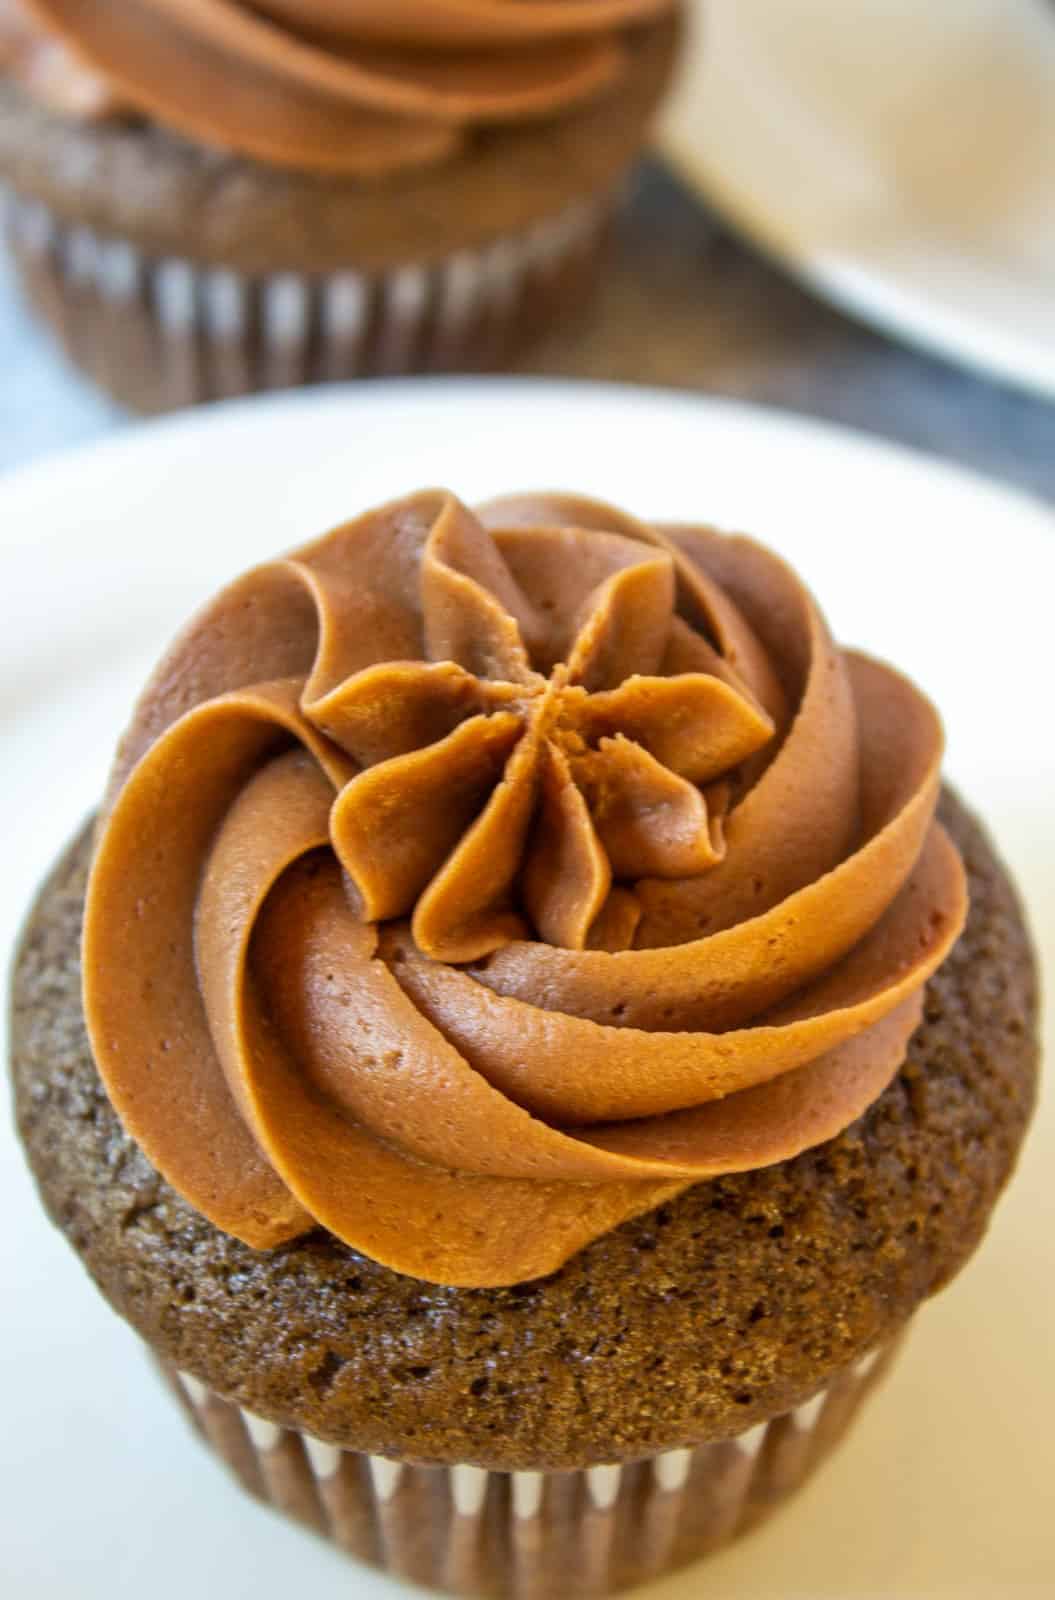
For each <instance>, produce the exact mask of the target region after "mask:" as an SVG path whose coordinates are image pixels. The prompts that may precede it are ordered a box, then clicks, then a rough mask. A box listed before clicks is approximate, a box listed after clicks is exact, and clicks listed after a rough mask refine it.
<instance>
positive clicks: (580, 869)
mask: <svg viewBox="0 0 1055 1600" xmlns="http://www.w3.org/2000/svg"><path fill="white" fill-rule="evenodd" d="M941 753H942V733H941V727H940V723H939V721H938V718H937V715H936V713H935V712H934V710H933V708H932V707H931V705H930V704H929V703H928V701H927V700H926V699H925V698H924V697H923V696H922V695H921V694H920V692H919V691H918V689H916V688H915V687H914V686H913V685H912V684H911V683H909V682H908V681H907V680H906V679H905V678H903V677H902V676H900V675H899V674H897V673H896V672H894V671H893V670H892V669H891V668H889V667H887V666H885V665H882V664H880V663H878V662H876V661H873V660H870V659H868V658H866V657H864V656H861V655H857V654H854V653H851V652H847V651H844V650H841V649H839V648H838V647H837V646H836V645H835V644H834V643H833V641H832V638H831V635H830V633H829V631H828V629H827V627H826V625H825V622H824V619H823V617H822V616H821V614H820V611H819V610H818V608H817V606H816V604H815V602H814V601H813V599H812V598H811V596H810V595H809V593H808V592H807V591H806V589H805V588H804V587H803V586H802V584H801V583H800V582H799V580H798V579H797V578H796V576H795V575H794V574H793V573H792V572H791V571H790V570H789V569H788V567H787V566H786V565H785V564H784V563H783V562H782V561H781V560H779V559H778V557H777V556H775V555H774V554H772V553H771V552H769V551H767V550H766V549H764V548H763V547H762V546H760V545H758V544H756V543H754V542H752V541H751V540H749V539H745V538H741V537H734V536H731V535H727V534H721V533H717V532H714V531H712V530H710V529H707V528H702V527H680V526H678V527H673V526H664V527H661V526H656V525H650V524H646V523H643V522H639V521H637V520H635V519H634V518H633V517H630V516H628V515H627V514H625V513H624V512H621V511H618V510H616V509H614V508H613V507H610V506H606V505H603V504H600V503H597V502H595V501H591V500H585V499H581V498H577V497H574V496H570V495H549V494H542V495H526V496H521V497H517V498H511V499H504V500H500V501H495V502H492V503H489V504H487V505H484V506H482V507H479V508H477V509H476V510H475V511H470V510H469V509H467V508H466V507H465V506H464V505H463V504H461V503H460V502H459V501H458V500H457V499H456V498H454V497H453V496H452V495H450V494H448V493H445V492H442V491H438V490H437V491H426V492H423V493H420V494H417V495H414V496H412V497H410V498H408V499H405V500H401V501H398V502H396V503H394V504H391V505H388V506H385V507H383V508H381V509H380V510H376V511H373V512H371V513H369V514H367V515H365V516H363V517H361V518H359V519H358V520H356V521H353V522H350V523H348V524H347V525H345V526H343V527H340V528H338V529H336V530H335V531H334V532H332V533H330V534H328V535H326V536H325V537H324V538H322V539H320V540H318V541H317V542H315V543H313V544H310V545H308V546H306V547H304V548H302V549H300V550H298V551H296V552H294V553H293V554H292V555H291V556H289V557H288V558H286V559H284V560H278V561H273V562H270V563H268V564H267V565H265V566H261V567H259V568H257V569H255V570H254V571H252V572H250V573H248V574H246V575H245V576H243V577H242V578H240V579H238V580H237V581H235V582H234V583H232V584H231V585H230V586H229V587H227V588H226V589H224V590H223V591H222V592H221V593H220V594H219V596H218V597H217V598H216V599H215V600H214V601H213V602H212V603H211V604H210V605H209V606H207V607H206V609H205V610H204V611H203V612H202V613H201V614H200V615H199V616H198V617H197V619H196V620H195V621H193V622H192V623H191V624H190V626H189V627H188V629H187V630H186V631H185V632H184V633H183V635H182V636H181V637H180V638H179V639H178V640H177V641H176V643H175V644H174V645H173V646H172V648H171V649H170V651H169V653H168V654H167V655H166V656H165V658H164V659H163V661H162V663H161V665H160V666H159V668H158V669H157V671H156V673H155V675H154V677H153V679H152V681H151V682H150V684H149V685H148V686H147V689H146V691H145V693H144V695H143V697H142V699H141V700H140V703H139V706H138V708H137V711H136V713H135V716H134V719H133V722H132V725H131V728H130V730H129V732H128V734H127V736H126V738H125V740H124V742H123V745H122V748H121V750H120V753H119V756H118V760H117V764H116V767H115V770H114V774H113V779H112V783H111V787H110V792H109V796H108V800H107V804H106V806H105V808H104V812H103V815H102V818H101V820H100V825H99V833H98V839H97V846H96V853H95V860H94V865H93V870H92V876H91V882H90V885H89V892H88V901H87V908H86V921H85V933H84V985H85V1006H86V1016H87V1019H88V1026H89V1030H90V1034H91V1039H92V1044H93V1049H94V1053H95V1057H96V1060H97V1062H98V1065H99V1069H100V1071H101V1073H102V1076H103V1078H104V1080H105V1083H106V1086H107V1088H108V1091H109V1093H110V1096H111V1098H112V1100H113V1103H114V1105H115V1107H116V1109H117V1111H118V1113H119V1114H120V1116H121V1118H122V1120H123V1121H124V1123H125V1126H126V1127H127V1129H128V1131H129V1132H130V1133H131V1135H132V1136H133V1137H134V1138H135V1139H137V1140H138V1142H139V1143H140V1144H141V1146H142V1147H143V1149H144V1150H145V1152H146V1154H147V1155H148V1157H149V1158H150V1159H151V1161H153V1163H154V1164H155V1165H156V1166H157V1168H158V1169H159V1170H160V1171H161V1172H162V1173H163V1174H164V1176H165V1177H166V1178H167V1179H168V1180H169V1182H170V1183H171V1184H172V1185H173V1186H174V1187H175V1188H176V1189H177V1190H178V1191H179V1192H180V1193H181V1194H183V1195H184V1196H185V1197H186V1198H187V1199H188V1200H189V1201H190V1202H191V1203H192V1204H193V1205H194V1206H196V1207H197V1208H198V1209H199V1210H200V1211H201V1212H202V1213H204V1214H205V1215H206V1216H207V1217H208V1218H210V1220H211V1221H212V1222H214V1223H215V1224H216V1225H217V1226H218V1227H220V1228H221V1229H223V1230H225V1231H227V1232H229V1233H231V1234H234V1235H236V1236H237V1237H239V1238H241V1239H243V1240H245V1241H246V1242H247V1243H249V1244H250V1245H253V1246H255V1247H257V1248H267V1247H271V1246H275V1245H278V1244H281V1243H282V1242H283V1241H285V1240H288V1239H291V1238H294V1237H295V1236H297V1235H299V1234H301V1233H304V1232H306V1231H307V1230H309V1229H311V1228H313V1227H316V1226H320V1225H321V1226H322V1227H325V1228H327V1229H329V1230H330V1231H331V1232H332V1233H334V1234H335V1235H337V1236H338V1237H339V1238H340V1239H342V1240H344V1241H345V1242H347V1243H348V1244H349V1245H351V1246H353V1247H354V1248H356V1249H357V1250H360V1251H362V1252H363V1253H365V1254H366V1255H369V1256H371V1257H373V1258H375V1259H376V1260H378V1261H381V1262H383V1263H384V1264H386V1265H388V1266H391V1267H393V1268H395V1269H396V1270H398V1271H401V1272H404V1273H408V1274H411V1275H413V1276H415V1277H418V1278H422V1279H426V1280H430V1281H435V1282H440V1283H448V1284H453V1285H459V1286H488V1285H497V1284H510V1283H515V1282H518V1281H522V1280H526V1279H530V1278H533V1277H537V1276H540V1275H542V1274H544V1273H547V1272H550V1271H552V1270H554V1269H555V1268H557V1267H558V1266H559V1265H560V1264H561V1263H562V1262H564V1261H565V1260H567V1259H568V1257H569V1256H571V1255H572V1254H574V1253H575V1252H576V1251H577V1250H578V1249H580V1248H581V1247H582V1246H583V1245H584V1244H586V1243H587V1242H588V1241H589V1240H591V1239H593V1238H595V1237H596V1236H598V1235H599V1234H601V1233H603V1232H605V1231H607V1230H608V1229H610V1228H612V1227H614V1226H615V1225H617V1224H618V1223H619V1222H620V1221H622V1220H624V1219H626V1218H628V1217H630V1216H632V1215H635V1214H637V1213H640V1212H643V1211H646V1210H649V1209H650V1208H652V1207H654V1206H655V1205H657V1204H659V1203H660V1202H661V1201H663V1200H664V1199H666V1198H668V1197H670V1196H672V1195H674V1194H676V1193H677V1192H679V1191H680V1190H681V1189H684V1188H685V1187H687V1186H688V1185H690V1184H692V1183H696V1182H699V1181H701V1180H703V1179H706V1178H708V1177H713V1176H716V1175H718V1174H722V1173H728V1172H737V1171H744V1170H749V1169H752V1168H756V1167H760V1166H765V1165H768V1164H771V1163H774V1162H777V1161H782V1160H786V1159H788V1158H790V1157H792V1156H794V1155H796V1154H797V1153H798V1152H800V1151H802V1150H804V1149H806V1148H809V1147H810V1146H813V1145H816V1144H819V1143H821V1142H823V1141H824V1140H827V1139H829V1138H831V1137H833V1136H834V1135H835V1134H837V1133H839V1132H840V1131H842V1130H843V1129H845V1128H846V1127H848V1126H849V1125H850V1124H851V1123H852V1122H853V1121H854V1120H855V1119H856V1118H857V1117H858V1116H860V1115H861V1113H862V1112H864V1111H865V1110H866V1108H867V1107H868V1106H869V1105H870V1104H871V1103H872V1102H873V1101H874V1100H875V1099H876V1098H877V1097H878V1096H879V1095H880V1094H881V1092H882V1091H883V1089H884V1088H885V1086H886V1085H887V1084H888V1083H889V1081H890V1080H891V1078H892V1077H893V1076H894V1074H895V1073H896V1072H897V1070H898V1067H899V1066H900V1065H901V1063H902V1061H903V1060H904V1057H905V1051H906V1047H907V1044H908V1040H909V1038H910V1037H911V1035H912V1033H913V1031H914V1030H915V1028H916V1026H917V1025H918V1022H919V1020H920V1018H921V1015H922V1007H923V988H924V984H925V982H926V980H927V978H928V977H929V976H930V974H931V973H933V972H934V971H935V969H936V968H937V967H938V965H939V964H940V963H941V961H942V960H943V959H944V958H945V956H946V954H947V953H948V951H949V950H950V948H951V946H952V944H953V943H954V941H955V940H956V938H957V937H958V935H959V932H960V930H961V928H962V925H963V920H964V917H965V914H966V887H965V876H964V871H963V866H962V863H961V861H960V858H959V856H958V854H957V852H956V850H955V848H954V846H953V845H952V843H951V842H950V840H949V838H948V836H947V835H946V834H945V832H944V831H943V829H942V828H941V826H940V825H939V824H938V823H937V822H936V821H935V820H934V809H935V804H936V801H937V797H938V791H939V783H940V761H941Z"/></svg>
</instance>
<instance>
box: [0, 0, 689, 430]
mask: <svg viewBox="0 0 1055 1600" xmlns="http://www.w3.org/2000/svg"><path fill="white" fill-rule="evenodd" d="M676 34H677V0H600V3H598V0H547V3H545V4H541V5H540V4H534V3H533V4H531V5H530V6H528V5H513V6H510V5H508V4H505V3H500V0H266V3H265V4H255V5H252V6H250V5H248V4H244V3H242V0H196V3H195V4H194V5H190V6H188V5H175V4H173V3H172V0H106V3H105V4H103V3H100V4H89V5H85V4H82V3H80V0H78V3H77V4H69V3H66V0H0V182H4V183H6V185H7V188H8V195H9V203H8V234H9V238H10V242H11V246H12V249H13V252H14V257H15V260H16V262H17V264H18V266H19V268H20V271H21V275H22V278H23V280H24V283H25V286H26V289H27V292H28V295H29V298H30V299H31V301H32V302H33V304H34V305H35V306H36V308H37V310H38V311H39V312H40V313H41V314H42V316H43V317H44V319H45V320H46V321H47V322H48V323H50V324H51V325H52V327H53V328H54V329H55V331H56V332H57V334H58V335H59V337H60V339H61V340H62V343H63V345H64V347H65V349H66V350H67V352H68V354H69V355H70V356H71V358H72V359H73V360H74V361H75V362H76V363H77V365H78V366H80V367H82V368H83V369H84V370H85V371H86V372H88V373H89V374H90V375H91V376H92V377H93V378H95V379H96V381H98V382H99V383H100V384H102V386H103V387H104V388H106V389H108V390H109V391H110V392H111V393H112V394H113V395H114V396H115V397H116V398H117V399H118V400H120V401H121V402H122V403H124V404H126V405H129V406H131V407H133V408H135V409H137V410H142V411H156V410H160V409H164V408H167V407H171V406H175V405H182V404H187V403H191V402H194V401H199V400H208V399H215V398H220V397H223V396H225V395H234V394H243V393H247V392H251V391H254V390H260V389H270V388H276V387H286V386H289V385H294V384H300V383H310V382H318V381H323V380H326V379H333V378H346V377H353V376H357V375H367V374H374V373H379V374H385V373H401V372H422V371H446V370H476V369H482V368H490V367H495V366H500V365H501V364H503V363H504V362H505V361H507V360H508V359H509V358H510V356H511V354H512V353H513V351H514V350H515V349H516V347H517V346H518V345H519V344H520V342H521V341H522V340H524V339H525V338H526V337H528V336H529V335H530V334H531V333H533V332H534V331H535V330H536V329H539V328H541V327H543V326H545V325H547V324H549V323H550V322H551V321H552V320H553V319H554V318H555V317H556V316H558V315H559V314H562V313H564V312H565V311H567V310H568V309H569V308H571V307H572V306H575V305H577V304H579V303H581V302H582V301H583V299H584V297H585V296H586V295H587V293H588V291H589V288H590V285H591V284H592V282H593V281H594V274H595V268H596V264H597V258H598V254H599V247H600V245H601V243H602V240H603V237H604V235H605V232H606V229H607V226H608V222H609V219H610V215H611V212H612V208H613V205H614V204H615V201H616V198H617V196H618V192H619V189H620V186H621V183H622V180H623V178H624V176H625V174H626V172H627V170H628V168H629V167H630V165H631V164H632V163H633V161H634V159H635V157H636V155H637V153H638V151H639V150H640V148H641V145H642V142H643V140H644V138H645V135H646V132H647V128H648V124H649V121H650V118H651V115H652V113H653V111H654V109H655V107H656V104H657V102H658V100H659V98H660V96H661V95H662V92H663V90H664V88H665V86H666V84H667V81H668V79H669V76H670V71H671V66H672V62H673V58H674V54H675V46H676Z"/></svg>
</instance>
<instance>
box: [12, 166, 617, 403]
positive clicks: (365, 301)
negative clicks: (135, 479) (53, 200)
mask: <svg viewBox="0 0 1055 1600" xmlns="http://www.w3.org/2000/svg"><path fill="white" fill-rule="evenodd" d="M614 205H615V198H614V197H613V196H612V195H607V196H604V197H603V198H599V199H593V200H588V201H580V202H578V203H576V204H575V205H573V206H571V207H570V208H568V209H567V210H565V211H563V212H561V213H560V214H559V215H557V216H555V217H552V218H549V219H547V220H545V221H543V222H540V223H538V224H536V225H535V226H534V227H532V228H531V229H529V230H528V231H527V232H525V233H523V234H521V235H518V236H516V237H508V238H502V239H499V240H497V241H496V242H494V243H492V244H489V245H487V246H486V247H484V248H482V249H478V250H466V251H462V252H460V253H458V254H456V255H452V256H450V257H448V258H447V259H445V260H443V261H441V262H438V263H436V264H433V265H428V266H404V267H398V268H395V269H392V270H389V271H385V272H361V271H357V270H354V269H352V268H350V269H349V270H347V271H341V272H330V273H325V274H321V275H312V274H306V273H298V272H277V273H272V274H264V275H260V276H255V277H254V276H248V275H246V274H243V273H240V272H237V271H234V270H232V269H230V268H226V267H216V266H206V265H201V264H197V263H195V262H194V261H192V260H190V259H179V258H175V257H172V258H168V259H163V260H159V259H154V258H152V257H150V256H148V255H145V254H144V253H143V252H141V251H140V250H138V249H137V248H136V247H135V246H134V245H133V244H131V243H130V242H129V241H127V240H125V239H120V238H112V237H106V236H104V235H101V234H99V233H97V232H95V231H93V230H92V229H90V228H88V227H84V226H75V227H68V226H66V225H65V224H64V223H63V222H62V221H60V219H59V218H57V217H56V216H55V215H54V214H53V213H52V212H50V211H49V210H48V209H47V208H46V207H45V206H44V205H42V204H41V203H40V202H38V201H35V200H30V199H25V198H22V197H20V196H19V195H16V194H14V193H12V192H10V191H8V193H7V194H6V196H5V197H4V211H5V224H6V233H7V237H8V242H9V245H10V248H11V252H12V254H13V256H14V259H15V262H16V264H17V267H18V269H19V273H20V276H21V279H22V283H23V287H24V290H25V293H26V295H27V298H28V299H29V301H30V302H31V304H32V305H33V306H34V307H35V308H36V310H37V311H38V313H39V314H40V315H41V317H42V318H43V319H44V321H45V322H47V323H48V324H49V325H50V326H51V327H52V328H53V330H54V331H55V333H56V334H57V336H58V338H59V339H60V341H61V343H62V345H63V347H64V349H65V351H66V354H67V355H68V356H69V358H70V360H71V361H73V363H74V364H75V365H76V366H78V367H80V368H81V370H82V371H84V372H85V373H86V374H87V375H88V376H89V377H90V378H92V379H94V380H95V382H97V383H98V384H99V385H100V386H101V387H102V388H104V389H106V390H108V391H109V393H110V394H112V395H113V396H114V398H115V399H117V400H118V401H120V402H121V403H122V404H124V405H126V406H129V407H131V408H132V409H133V410H137V411H163V410H169V409H172V408H173V407H176V406H184V405H191V404H195V403H198V402H201V401H205V400H218V399H223V398H225V397H230V396H234V395H240V394H250V393H254V392H256V391H259V390H266V389H284V388H290V387H294V386H297V385H301V384H308V383H322V382H326V381H331V380H339V379H345V378H354V377H370V376H395V375H398V374H401V373H412V372H450V371H481V370H487V369H492V368H494V367H497V366H500V365H501V364H502V363H503V362H504V361H505V360H507V359H508V357H509V356H510V355H511V354H512V352H513V351H514V349H515V348H516V347H517V346H518V345H519V344H521V343H522V342H524V341H525V340H526V339H527V338H528V337H529V336H531V335H532V334H534V333H536V332H539V331H541V329H542V328H543V327H545V326H546V325H547V324H548V323H550V322H552V321H554V320H556V318H557V316H558V314H562V313H563V312H565V311H566V310H568V309H569V308H571V307H572V306H574V305H575V304H576V303H581V302H582V300H583V299H584V298H585V296H586V294H587V292H588V290H589V287H590V285H591V284H592V282H593V281H594V277H595V271H596V266H597V261H598V258H599V255H600V253H601V247H602V244H603V241H604V237H605V235H606V233H607V230H608V226H609V223H610V220H611V216H612V212H613V209H614Z"/></svg>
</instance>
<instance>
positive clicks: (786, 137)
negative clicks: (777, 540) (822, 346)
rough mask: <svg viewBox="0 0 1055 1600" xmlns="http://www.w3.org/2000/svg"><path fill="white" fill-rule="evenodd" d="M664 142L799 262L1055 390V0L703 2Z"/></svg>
mask: <svg viewBox="0 0 1055 1600" xmlns="http://www.w3.org/2000/svg"><path fill="white" fill-rule="evenodd" d="M693 4H694V8H695V11H696V13H697V15H696V17H695V19H694V20H695V22H696V27H695V29H694V30H693V35H694V36H693V39H692V43H691V46H690V50H689V53H688V59H687V63H686V66H685V68H684V70H683V73H682V76H681V80H680V84H679V88H678V90H677V92H676V93H675V96H674V98H673V101H672V103H671V105H670V107H669V111H668V113H667V115H666V118H665V122H664V126H663V129H662V133H661V146H662V148H663V150H664V151H665V153H666V155H667V156H668V157H669V159H670V160H671V162H672V163H673V165H674V166H675V167H676V168H677V170H678V171H679V172H680V173H681V175H682V176H683V177H684V178H685V179H686V180H688V181H689V182H690V183H691V184H692V185H694V186H695V187H696V188H697V189H698V190H699V191H700V192H701V193H702V194H703V195H704V196H705V197H706V198H707V199H709V200H711V201H713V202H714V204H715V205H717V206H718V208H719V209H720V210H721V211H723V212H724V213H725V215H726V216H727V217H728V218H729V219H730V221H732V222H733V223H735V224H736V225H737V226H738V227H739V228H741V229H742V230H743V231H744V232H745V233H746V234H747V235H748V236H749V237H751V238H752V239H753V240H754V241H755V243H757V244H758V245H760V246H761V247H762V248H763V249H764V250H766V251H767V252H769V253H770V254H771V255H773V256H775V257H777V258H778V259H781V260H783V261H784V262H785V264H786V265H787V266H788V267H789V268H790V269H791V271H792V272H794V273H795V274H796V275H797V276H798V277H800V278H802V279H803V280H805V282H807V283H808V284H810V285H812V286H813V287H814V288H816V289H818V290H819V291H820V292H821V293H822V294H824V295H826V296H828V297H829V298H830V299H832V300H834V301H836V302H837V303H839V304H840V305H842V306H843V307H845V308H846V309H847V310H850V311H852V312H854V313H856V314H857V315H858V316H860V317H861V318H863V319H864V320H865V321H867V322H871V323H874V324H876V325H878V326H879V327H881V328H883V329H885V330H886V331H888V332H890V333H893V334H897V335H899V336H902V337H904V338H905V339H907V340H909V341H911V342H914V343H918V344H920V345H923V346H926V347H929V348H931V349H933V350H936V351H938V352H940V353H941V354H943V355H945V356H948V357H949V358H951V359H953V360H956V361H959V362H963V363H966V364H969V365H971V366H976V367H979V368H981V369H983V370H985V371H987V372H988V373H989V374H990V375H992V376H994V377H997V378H1002V379H1006V380H1009V381H1011V382H1014V383H1017V384H1020V385H1025V386H1026V387H1028V388H1031V389H1034V390H1038V391H1039V392H1041V393H1042V394H1045V395H1048V396H1053V397H1055V3H1053V0H693Z"/></svg>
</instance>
